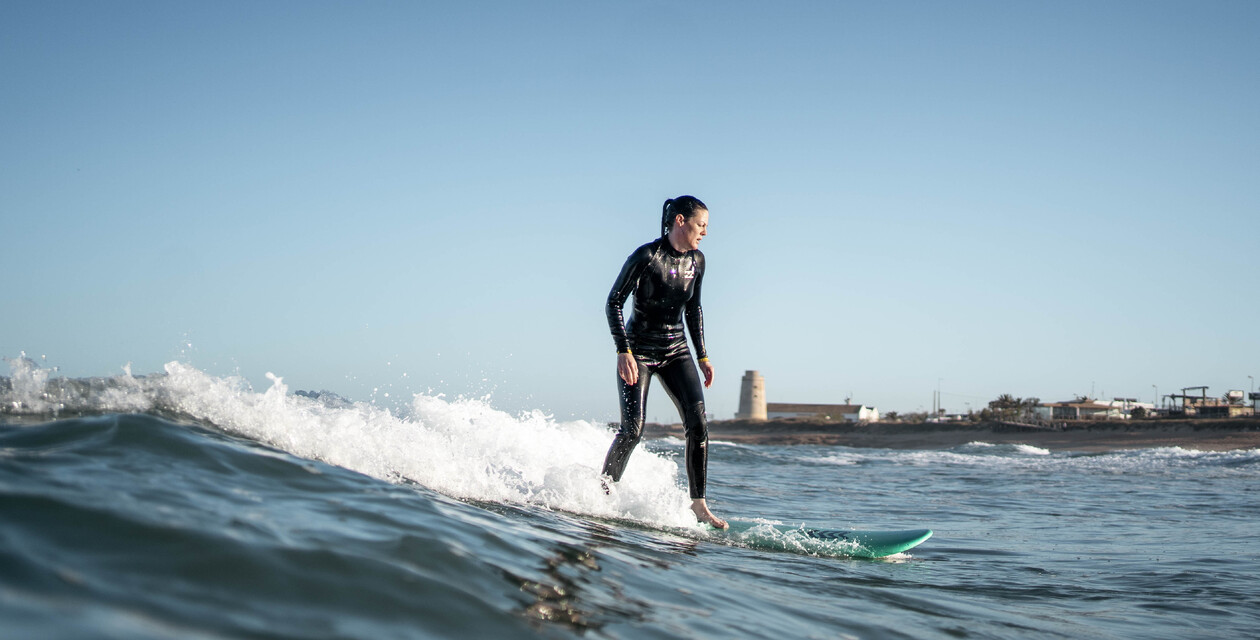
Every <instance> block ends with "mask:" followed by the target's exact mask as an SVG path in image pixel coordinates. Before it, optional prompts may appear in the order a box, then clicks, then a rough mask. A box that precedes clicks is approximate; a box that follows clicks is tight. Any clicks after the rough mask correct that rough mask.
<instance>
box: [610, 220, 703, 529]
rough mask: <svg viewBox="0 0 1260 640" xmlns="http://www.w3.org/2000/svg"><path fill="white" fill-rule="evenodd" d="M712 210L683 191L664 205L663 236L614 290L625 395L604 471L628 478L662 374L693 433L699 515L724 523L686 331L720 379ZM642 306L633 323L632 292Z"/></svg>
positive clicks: (631, 261)
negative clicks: (710, 304) (709, 249)
mask: <svg viewBox="0 0 1260 640" xmlns="http://www.w3.org/2000/svg"><path fill="white" fill-rule="evenodd" d="M708 227H709V209H708V207H706V206H705V205H704V203H703V202H701V201H700V200H699V199H697V198H694V197H692V196H679V197H678V198H671V199H669V200H666V201H665V205H664V206H663V207H661V237H660V238H657V239H656V240H653V241H652V242H649V243H647V244H645V245H643V246H641V247H639V248H638V249H635V251H634V253H632V254H630V257H629V258H627V259H626V264H625V265H624V266H622V267H621V273H620V274H619V275H618V276H617V281H616V282H614V283H613V287H612V291H611V292H609V294H608V304H607V308H606V311H607V314H608V328H609V329H610V330H611V331H612V335H613V342H615V343H616V345H617V387H618V391H619V392H620V399H621V428H620V429H618V431H617V437H616V438H614V439H613V443H612V446H611V447H609V449H608V455H607V456H606V457H605V458H604V469H603V473H604V475H606V476H608V477H609V478H612V480H613V482H618V481H620V480H621V474H622V473H624V472H625V470H626V463H627V462H628V461H629V460H630V453H631V452H632V451H634V447H635V446H636V445H638V444H639V440H641V439H642V438H643V420H644V415H643V414H644V411H646V409H647V394H648V386H649V382H650V381H651V378H652V375H653V374H656V376H657V377H658V378H660V380H661V384H662V385H664V387H665V392H666V393H667V394H669V397H670V399H671V400H673V401H674V405H675V406H676V407H678V413H679V415H680V416H681V417H682V419H683V429H684V433H685V434H686V437H687V449H686V464H687V480H688V485H689V489H690V491H691V510H692V511H693V512H695V514H696V519H697V520H699V521H700V522H704V523H708V524H710V525H713V526H714V527H717V528H719V529H725V528H726V527H727V524H726V521H724V520H722V519H721V518H718V517H717V516H715V515H713V513H712V512H711V511H709V506H708V504H707V503H706V502H705V482H706V478H705V475H706V473H707V469H708V466H709V428H708V424H707V423H706V421H705V416H704V390H703V389H701V388H700V378H699V377H698V376H697V375H696V366H695V365H694V364H693V363H692V361H691V350H690V349H689V348H688V346H687V338H686V336H685V334H684V332H683V321H684V319H685V320H686V324H687V330H688V331H689V332H690V333H691V342H692V345H694V347H695V350H696V357H697V358H698V359H699V366H700V371H701V372H702V373H703V374H704V386H705V387H708V386H710V385H712V384H713V365H712V364H710V363H709V357H708V354H707V353H706V352H705V349H704V317H703V314H702V313H701V311H700V281H701V280H702V279H703V278H704V254H703V253H700V239H701V238H703V237H704V236H706V235H708ZM631 294H633V295H634V309H633V311H632V312H631V314H630V320H629V322H625V321H623V319H622V313H621V309H622V307H623V306H624V305H625V303H626V299H627V298H629V297H630V295H631Z"/></svg>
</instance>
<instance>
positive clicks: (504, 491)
mask: <svg viewBox="0 0 1260 640" xmlns="http://www.w3.org/2000/svg"><path fill="white" fill-rule="evenodd" d="M11 368H12V369H13V374H14V375H13V376H12V378H11V383H10V384H11V386H12V389H11V390H10V391H8V392H6V393H4V396H3V398H2V399H3V401H4V403H5V404H4V406H5V409H6V411H8V412H10V413H29V414H41V413H49V412H53V411H57V410H60V409H65V408H67V405H68V404H73V405H75V406H73V407H71V408H73V409H75V410H81V411H93V410H95V411H106V412H109V411H120V410H121V411H148V410H150V409H154V408H159V409H165V410H170V411H177V412H180V413H184V414H187V415H189V416H191V417H193V418H195V419H198V420H202V421H206V422H210V423H213V424H214V425H217V426H219V427H221V428H223V429H225V430H227V431H229V432H232V433H236V434H240V435H243V436H246V437H249V438H251V439H255V440H258V441H261V442H264V443H267V444H270V445H272V446H275V447H277V448H280V449H283V450H285V451H287V452H289V453H292V454H294V455H297V456H301V457H305V458H312V459H317V460H322V461H325V462H328V463H331V464H335V465H338V466H341V467H345V468H347V469H352V470H354V471H358V472H360V473H364V474H367V475H370V476H374V477H376V478H380V479H383V480H388V481H393V482H400V481H411V482H415V483H418V484H420V485H423V486H425V487H428V488H430V489H433V490H435V491H439V492H441V493H444V494H446V495H449V496H452V497H456V498H461V499H471V500H482V501H489V502H508V503H525V504H533V505H539V506H543V507H547V508H553V509H561V510H565V511H570V512H575V513H584V514H588V515H594V516H600V517H608V518H623V519H630V520H637V521H642V522H647V523H652V524H657V525H662V526H670V527H696V526H697V525H696V522H695V518H694V516H692V515H691V511H690V509H689V505H690V498H689V497H688V495H687V492H686V490H685V489H684V488H682V487H681V484H680V481H679V475H680V474H679V469H678V465H677V463H675V462H674V461H673V460H671V459H669V457H668V456H666V455H658V454H655V453H653V452H651V451H648V450H645V449H644V448H643V447H640V448H639V449H638V450H637V451H635V453H634V455H633V456H632V457H631V459H630V463H629V465H628V466H627V468H626V473H625V477H624V478H623V482H621V483H618V484H615V485H613V486H612V487H611V491H610V495H609V494H605V493H604V491H603V489H602V487H601V484H600V477H599V466H600V465H601V464H602V463H603V459H604V455H605V453H606V452H607V450H608V446H609V444H610V443H611V441H612V433H611V432H610V431H609V430H608V429H607V428H605V427H604V426H601V425H599V424H596V423H592V422H587V421H583V420H575V421H568V422H558V421H556V420H555V419H554V418H552V417H551V416H547V415H544V414H542V413H541V412H538V411H534V412H531V413H528V414H523V415H520V416H511V415H508V414H507V413H504V412H502V411H499V410H496V409H494V408H493V407H491V406H490V405H489V404H488V403H487V402H486V401H485V400H484V399H457V400H449V401H448V400H446V399H443V398H441V397H439V396H434V395H427V394H417V395H416V396H414V398H413V399H412V402H411V406H410V415H408V416H407V417H405V418H404V417H400V416H397V415H394V414H393V413H391V412H390V411H389V410H387V409H382V408H379V407H377V406H375V405H372V404H369V403H364V402H351V403H346V404H344V405H339V406H327V404H326V403H321V402H319V401H317V400H314V399H310V398H306V397H302V396H295V395H290V394H289V393H288V388H287V386H286V385H285V384H284V381H283V380H282V379H281V378H280V377H278V376H275V375H272V374H270V373H269V374H267V376H268V378H269V379H270V380H271V387H270V388H268V389H267V390H266V391H264V392H262V393H258V392H255V391H254V390H252V389H251V388H250V385H249V384H248V382H246V381H245V380H243V379H241V378H238V377H225V378H221V377H215V376H211V375H209V374H206V373H204V372H202V371H199V370H197V369H195V368H193V367H191V366H189V365H186V364H182V363H179V362H171V363H168V364H167V365H166V366H165V370H166V375H165V376H150V377H144V378H134V377H132V376H131V375H130V374H124V375H122V376H118V377H117V378H113V379H110V380H109V381H108V382H109V384H105V385H99V387H100V388H96V386H93V385H88V386H86V387H84V389H86V390H84V389H80V388H78V387H75V388H74V391H73V392H67V391H65V389H66V388H69V387H70V386H74V385H69V386H67V385H62V392H61V397H59V398H53V399H50V398H49V394H48V392H47V391H46V389H47V388H49V387H48V372H47V371H46V370H41V369H39V368H38V367H37V366H35V365H34V363H33V362H30V361H29V360H27V359H20V360H18V361H11ZM79 386H83V385H79Z"/></svg>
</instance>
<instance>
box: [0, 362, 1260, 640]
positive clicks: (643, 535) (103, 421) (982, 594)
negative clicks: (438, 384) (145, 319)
mask: <svg viewBox="0 0 1260 640" xmlns="http://www.w3.org/2000/svg"><path fill="white" fill-rule="evenodd" d="M16 369H17V368H16V367H15V371H14V375H13V376H12V377H11V378H9V379H3V382H4V384H0V401H2V403H3V407H4V413H3V414H2V415H0V419H2V420H3V421H4V422H3V424H2V425H0V628H3V629H4V630H5V634H4V635H5V636H6V637H15V638H18V637H31V638H34V637H40V638H58V637H60V638H83V637H104V638H187V637H212V638H218V637H231V638H254V637H257V638H263V637H267V638H425V637H515V636H531V635H535V636H542V637H572V636H581V637H615V638H641V637H666V638H674V637H701V636H716V637H732V636H743V637H776V638H778V637H816V638H835V637H846V636H847V637H859V638H888V637H893V638H895V637H908V638H938V637H940V638H958V637H962V638H1011V637H1072V638H1076V637H1117V638H1139V637H1140V638H1185V637H1256V634H1257V632H1256V629H1260V586H1257V578H1260V562H1258V560H1260V551H1258V550H1257V545H1256V543H1255V535H1256V532H1257V528H1256V526H1257V525H1256V523H1257V522H1258V521H1260V489H1258V488H1257V487H1258V486H1260V483H1258V482H1257V480H1260V450H1252V451H1234V452H1221V453H1207V452H1197V451H1192V450H1183V449H1148V450H1139V451H1128V452H1122V453H1111V454H1089V455H1079V454H1068V453H1050V452H1047V451H1044V450H1040V449H1036V448H1033V447H1027V446H1018V445H1015V446H1012V445H986V444H983V443H974V444H971V445H967V446H965V447H959V448H956V449H953V450H949V451H891V450H858V449H847V448H842V447H819V446H794V447H769V446H742V445H741V446H737V445H730V444H724V443H720V442H715V443H713V445H712V447H711V465H710V477H711V486H710V493H711V502H712V505H713V507H714V509H715V511H717V512H718V513H720V514H722V515H725V516H730V517H734V518H736V519H747V520H752V519H761V520H764V521H769V522H780V523H787V524H798V523H808V524H809V525H811V526H822V527H831V528H860V529H901V528H931V529H933V530H935V532H936V534H935V536H934V537H933V538H932V539H930V540H928V541H927V542H926V543H925V544H923V545H922V546H920V547H918V548H916V549H914V550H912V551H911V552H909V553H908V554H902V555H900V556H895V557H893V558H889V559H884V560H858V559H851V558H845V557H837V556H834V555H828V552H827V551H826V550H823V551H821V552H820V551H819V550H817V549H801V550H798V551H797V552H792V551H774V550H770V548H769V546H771V545H766V544H764V541H758V540H735V539H731V538H729V537H725V536H718V535H713V534H710V533H707V532H705V531H703V530H702V529H700V528H698V527H695V526H693V525H692V524H691V523H690V520H689V518H688V517H687V512H686V504H687V496H686V490H685V488H684V484H685V483H684V478H683V477H682V476H681V472H680V465H679V459H680V456H681V450H682V447H681V443H680V442H674V441H669V440H665V441H654V442H650V443H648V444H647V445H646V450H641V451H638V452H636V454H635V458H633V459H632V462H631V465H630V467H629V469H628V471H627V474H626V478H625V479H624V481H623V482H622V483H621V484H620V485H618V486H617V487H615V489H614V491H613V494H612V495H605V494H604V493H603V492H602V491H600V490H599V488H598V480H597V476H596V471H597V469H596V466H597V465H598V463H599V462H600V460H602V455H603V450H604V449H605V448H606V447H607V444H608V442H609V441H610V440H611V433H609V432H608V431H607V430H606V428H605V427H603V426H601V425H597V424H592V423H586V422H580V421H579V422H569V423H559V422H556V421H554V420H552V419H551V418H549V417H547V416H543V415H538V414H530V415H520V416H509V415H506V414H503V413H501V412H497V411H495V410H494V409H493V408H492V407H490V406H487V405H485V404H484V403H480V402H475V401H450V402H448V401H446V400H443V399H439V398H430V397H423V396H421V397H417V398H416V399H415V401H414V402H413V405H412V406H411V407H410V408H409V409H408V410H407V411H406V412H404V414H403V415H398V414H396V413H390V412H388V411H383V410H380V409H377V408H374V407H371V406H369V405H364V404H360V403H352V402H347V401H344V400H341V399H339V398H329V397H323V398H315V399H311V398H306V397H299V396H296V395H293V394H291V393H289V392H288V390H287V389H286V388H285V387H284V385H283V382H282V381H280V380H279V379H276V380H275V381H274V386H273V387H272V388H271V389H269V390H267V391H265V392H261V393H259V392H255V391H253V390H251V389H249V388H248V387H247V385H244V384H243V383H242V382H241V381H239V380H232V379H221V378H215V377H212V376H208V375H205V374H203V373H201V372H199V371H197V370H195V369H191V368H188V367H184V366H181V365H178V364H175V363H172V365H168V368H167V372H166V373H165V374H164V375H160V376H151V377H148V378H132V377H131V376H120V377H119V378H115V379H107V380H101V379H97V380H92V381H64V380H61V381H58V380H56V379H51V380H50V379H48V377H47V376H46V375H42V376H41V375H40V372H38V371H34V370H16ZM68 415H79V416H82V417H66V416H68ZM781 546H782V545H781ZM788 548H790V546H789V547H788Z"/></svg>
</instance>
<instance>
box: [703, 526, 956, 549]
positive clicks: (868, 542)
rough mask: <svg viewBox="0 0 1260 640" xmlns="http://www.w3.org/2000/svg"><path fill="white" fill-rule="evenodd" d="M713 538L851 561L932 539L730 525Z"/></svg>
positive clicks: (915, 534) (914, 532) (924, 532)
mask: <svg viewBox="0 0 1260 640" xmlns="http://www.w3.org/2000/svg"><path fill="white" fill-rule="evenodd" d="M713 534H714V535H718V536H724V537H729V538H730V539H731V540H733V541H735V542H737V543H739V544H743V545H747V546H749V547H753V548H760V549H774V550H778V551H792V552H796V553H810V554H816V555H827V556H844V557H850V558H883V557H886V556H891V555H895V554H898V553H901V552H903V551H908V550H910V549H913V548H915V547H917V546H919V545H920V544H923V541H925V540H927V539H928V538H931V537H932V530H931V529H907V530H905V531H849V530H844V529H819V528H814V527H807V526H804V525H799V526H791V525H783V524H766V523H758V522H731V523H730V528H729V529H726V530H722V529H713Z"/></svg>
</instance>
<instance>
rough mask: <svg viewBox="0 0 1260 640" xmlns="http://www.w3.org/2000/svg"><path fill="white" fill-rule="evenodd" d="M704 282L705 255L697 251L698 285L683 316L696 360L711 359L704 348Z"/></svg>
mask: <svg viewBox="0 0 1260 640" xmlns="http://www.w3.org/2000/svg"><path fill="white" fill-rule="evenodd" d="M703 282H704V254H703V253H700V251H699V250H697V251H696V284H695V290H694V291H693V292H692V294H691V299H690V300H688V301H687V307H686V309H685V310H684V311H683V315H684V317H685V318H686V320H687V330H688V331H690V332H691V346H692V347H694V348H695V350H696V359H698V360H699V359H703V358H707V357H709V353H708V351H706V350H705V348H704V312H703V311H702V310H701V309H700V285H701V284H702V283H703Z"/></svg>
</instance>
